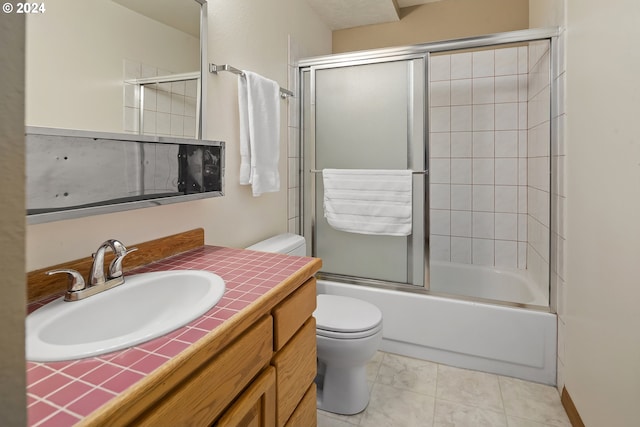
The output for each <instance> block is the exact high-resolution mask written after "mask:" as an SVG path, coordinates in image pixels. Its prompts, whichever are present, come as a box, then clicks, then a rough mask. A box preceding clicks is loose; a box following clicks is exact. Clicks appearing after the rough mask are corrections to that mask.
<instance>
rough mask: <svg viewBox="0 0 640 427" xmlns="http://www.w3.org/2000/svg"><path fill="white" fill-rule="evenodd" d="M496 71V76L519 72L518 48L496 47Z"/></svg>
mask: <svg viewBox="0 0 640 427" xmlns="http://www.w3.org/2000/svg"><path fill="white" fill-rule="evenodd" d="M495 72H496V76H504V75H507V74H517V73H518V48H516V47H509V48H502V49H496V51H495Z"/></svg>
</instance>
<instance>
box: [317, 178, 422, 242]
mask: <svg viewBox="0 0 640 427" xmlns="http://www.w3.org/2000/svg"><path fill="white" fill-rule="evenodd" d="M411 177H412V172H411V171H410V170H373V169H323V171H322V178H323V183H324V216H325V218H326V219H327V221H328V222H329V225H331V226H332V227H333V228H335V229H336V230H341V231H347V232H350V233H360V234H374V235H386V236H408V235H410V234H411V220H412V218H411V215H412V179H411Z"/></svg>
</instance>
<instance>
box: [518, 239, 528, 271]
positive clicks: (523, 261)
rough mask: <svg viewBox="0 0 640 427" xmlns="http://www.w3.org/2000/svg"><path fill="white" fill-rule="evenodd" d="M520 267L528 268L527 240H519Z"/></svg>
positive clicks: (522, 268)
mask: <svg viewBox="0 0 640 427" xmlns="http://www.w3.org/2000/svg"><path fill="white" fill-rule="evenodd" d="M518 268H519V269H521V270H524V269H526V268H527V242H518Z"/></svg>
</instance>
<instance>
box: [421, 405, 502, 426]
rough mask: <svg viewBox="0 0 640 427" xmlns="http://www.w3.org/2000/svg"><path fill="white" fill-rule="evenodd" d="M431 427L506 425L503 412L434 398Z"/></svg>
mask: <svg viewBox="0 0 640 427" xmlns="http://www.w3.org/2000/svg"><path fill="white" fill-rule="evenodd" d="M433 427H507V419H506V417H505V415H504V412H497V411H492V410H490V409H483V408H476V407H473V406H467V405H462V404H460V403H455V402H448V401H446V400H436V411H435V418H434V421H433Z"/></svg>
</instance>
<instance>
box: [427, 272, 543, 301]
mask: <svg viewBox="0 0 640 427" xmlns="http://www.w3.org/2000/svg"><path fill="white" fill-rule="evenodd" d="M430 271H431V275H430V277H431V286H430V289H431V291H433V292H437V293H446V294H454V295H461V296H468V297H473V298H484V299H490V300H496V301H508V302H513V303H518V304H527V305H538V306H543V307H546V306H548V304H549V298H547V296H546V295H545V294H543V293H542V291H541V290H540V288H539V287H538V286H536V284H535V283H534V281H533V280H532V279H531V278H530V277H529V276H528V275H527V272H526V271H523V270H516V269H506V268H495V267H485V266H479V265H471V264H460V263H455V262H442V261H435V262H434V261H432V262H431V263H430Z"/></svg>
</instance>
